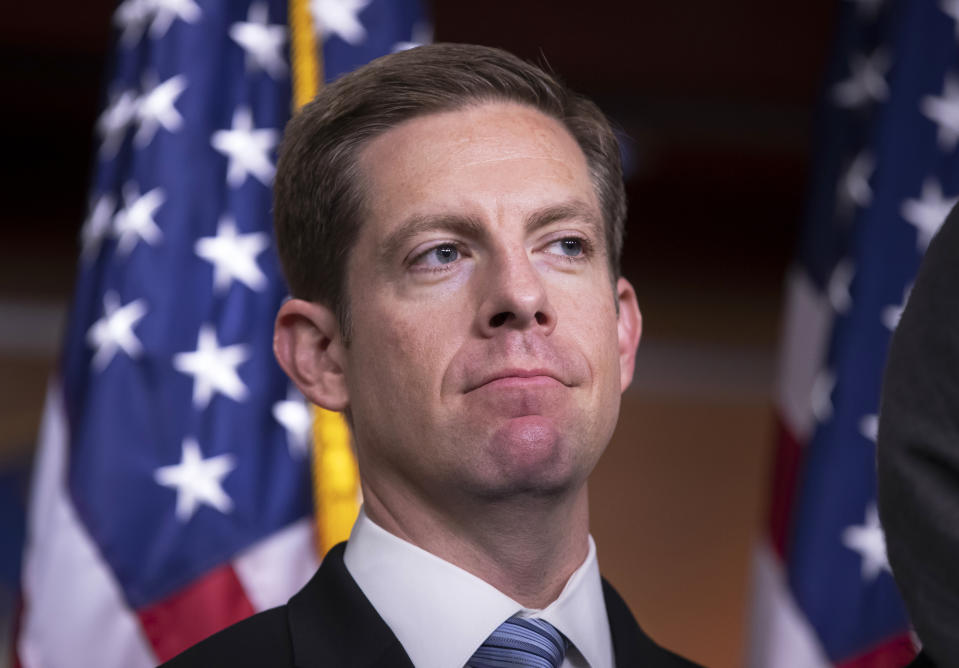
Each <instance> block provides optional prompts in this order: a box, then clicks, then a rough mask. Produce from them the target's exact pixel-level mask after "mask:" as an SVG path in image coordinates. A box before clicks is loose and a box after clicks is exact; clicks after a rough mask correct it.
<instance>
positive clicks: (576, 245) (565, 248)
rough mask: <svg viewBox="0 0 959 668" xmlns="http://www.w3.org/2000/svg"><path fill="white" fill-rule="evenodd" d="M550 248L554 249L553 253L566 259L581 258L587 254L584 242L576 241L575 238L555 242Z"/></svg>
mask: <svg viewBox="0 0 959 668" xmlns="http://www.w3.org/2000/svg"><path fill="white" fill-rule="evenodd" d="M550 248H552V249H554V250H552V251H551V252H554V253H557V254H559V255H563V256H565V257H581V256H582V255H583V253H584V252H585V248H584V244H583V240H582V239H576V238H575V237H567V238H565V239H560V240H559V241H554V242H553V243H551V244H550Z"/></svg>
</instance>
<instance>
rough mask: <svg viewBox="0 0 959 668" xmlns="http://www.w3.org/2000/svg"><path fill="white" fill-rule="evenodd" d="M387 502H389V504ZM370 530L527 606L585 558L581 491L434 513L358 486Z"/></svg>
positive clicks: (544, 598)
mask: <svg viewBox="0 0 959 668" xmlns="http://www.w3.org/2000/svg"><path fill="white" fill-rule="evenodd" d="M394 501H395V500H394ZM364 507H365V509H366V513H367V515H368V516H369V518H370V519H371V520H373V521H374V522H375V523H376V524H378V525H379V526H381V527H382V528H384V529H385V530H387V531H389V532H390V533H392V534H394V535H396V536H399V537H400V538H402V539H404V540H406V541H409V542H410V543H413V544H414V545H416V546H418V547H420V548H422V549H424V550H426V551H427V552H430V553H432V554H435V555H436V556H438V557H440V558H442V559H445V560H446V561H449V562H450V563H452V564H455V565H456V566H459V567H460V568H462V569H464V570H466V571H468V572H470V573H472V574H473V575H475V576H477V577H479V578H481V579H483V580H485V581H486V582H488V583H489V584H491V585H492V586H494V587H496V588H497V589H498V590H500V591H501V592H503V593H504V594H506V595H507V596H509V597H511V598H513V599H514V600H516V601H518V602H519V603H520V604H522V605H523V606H524V607H527V608H536V609H539V608H545V607H546V606H547V605H549V604H550V603H552V602H553V601H554V600H555V599H556V598H557V597H558V596H559V594H560V593H561V592H562V590H563V587H564V586H565V585H566V582H567V580H568V579H569V577H570V575H571V574H572V573H573V571H575V570H576V569H577V568H578V567H579V566H580V565H581V564H582V563H583V560H584V559H585V558H586V555H587V552H588V549H589V545H588V534H589V507H588V500H587V493H586V486H585V485H583V486H582V488H581V489H579V490H578V491H576V492H575V493H574V494H572V495H570V496H568V497H566V496H564V497H549V498H543V497H535V496H523V497H521V498H517V499H510V500H508V501H496V502H484V503H482V504H478V505H477V504H472V505H471V506H470V507H456V505H455V504H450V505H449V506H448V507H446V508H444V509H442V510H441V511H438V510H436V509H433V508H431V507H426V506H424V505H421V504H416V503H404V504H402V507H401V508H397V507H396V504H395V503H386V502H385V500H384V499H382V498H380V497H379V496H378V495H377V494H376V492H375V490H373V489H367V488H364Z"/></svg>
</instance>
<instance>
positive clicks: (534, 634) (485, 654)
mask: <svg viewBox="0 0 959 668" xmlns="http://www.w3.org/2000/svg"><path fill="white" fill-rule="evenodd" d="M568 646H569V641H568V640H566V638H565V637H564V636H563V634H562V633H560V632H559V631H557V630H556V628H555V627H554V626H553V625H552V624H550V623H549V622H544V621H543V620H542V619H535V618H525V617H510V618H509V619H507V620H506V621H505V622H503V623H502V624H500V625H499V626H498V627H497V628H496V630H495V631H493V632H492V633H491V634H490V635H489V637H488V638H487V639H486V640H485V641H484V642H483V644H482V645H480V648H479V649H478V650H476V652H475V653H474V654H473V656H472V657H470V660H469V661H467V663H466V666H467V668H515V667H516V666H531V667H533V668H558V666H559V665H560V664H561V663H563V657H564V656H566V648H567V647H568Z"/></svg>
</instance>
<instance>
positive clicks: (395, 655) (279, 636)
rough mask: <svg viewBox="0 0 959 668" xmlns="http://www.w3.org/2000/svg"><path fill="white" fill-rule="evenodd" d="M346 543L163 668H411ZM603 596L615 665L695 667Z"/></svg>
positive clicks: (609, 594)
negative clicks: (264, 606)
mask: <svg viewBox="0 0 959 668" xmlns="http://www.w3.org/2000/svg"><path fill="white" fill-rule="evenodd" d="M345 545H346V544H345V543H340V544H339V545H337V546H336V547H334V548H333V549H332V550H330V552H329V554H327V555H326V558H325V559H324V560H323V563H322V565H321V566H320V568H319V570H318V571H317V572H316V575H314V576H313V578H312V579H311V580H310V581H309V582H308V583H307V585H306V586H305V587H303V589H301V590H300V591H299V592H298V593H297V594H296V595H295V596H293V598H291V599H290V602H289V603H287V604H286V605H284V606H280V607H278V608H273V609H272V610H267V611H265V612H261V613H259V614H257V615H254V616H253V617H250V618H249V619H246V620H244V621H242V622H239V623H237V624H234V625H233V626H231V627H229V628H227V629H225V630H223V631H221V632H219V633H217V634H215V635H213V636H211V637H209V638H207V639H206V640H204V641H203V642H201V643H199V644H197V645H195V646H193V647H192V648H190V649H188V650H187V651H186V652H184V653H182V654H180V655H179V656H176V657H174V658H173V659H171V660H170V661H169V662H168V663H166V664H164V666H168V667H169V668H187V667H193V666H196V667H200V666H203V667H206V666H231V667H233V666H236V667H239V668H243V667H247V666H248V667H251V668H252V667H253V666H271V667H273V666H297V667H298V668H321V667H332V668H348V667H356V668H360V667H369V668H373V667H382V668H404V667H407V668H412V666H413V664H412V663H411V662H410V659H409V657H408V656H407V655H406V652H405V651H404V650H403V646H402V645H400V642H399V641H398V640H397V639H396V636H394V635H393V632H392V631H390V628H389V627H388V626H387V625H386V622H384V621H383V619H382V618H381V617H380V616H379V615H378V614H377V612H376V610H374V609H373V606H372V605H371V604H370V602H369V600H368V599H367V598H366V596H364V595H363V592H362V591H361V590H360V588H359V586H358V585H357V584H356V582H355V581H354V580H353V577H352V576H351V575H350V574H349V571H347V570H346V566H345V565H344V563H343V550H344V547H345ZM603 595H604V597H605V599H606V612H607V614H608V616H609V625H610V629H611V631H612V636H613V651H614V653H615V655H616V666H617V668H626V667H630V668H632V667H633V666H642V667H643V668H687V667H690V666H695V665H696V664H694V663H691V662H689V661H687V660H685V659H683V658H680V657H678V656H676V655H675V654H672V653H671V652H668V651H667V650H664V649H662V648H661V647H659V646H658V645H656V644H655V643H654V642H653V641H652V640H650V639H649V637H648V636H647V635H646V634H645V633H643V632H642V630H641V629H640V628H639V626H638V625H637V624H636V621H635V620H634V619H633V616H632V614H631V613H630V612H629V608H627V607H626V603H625V602H624V601H623V599H622V598H620V596H619V594H617V593H616V592H615V591H614V590H613V588H612V587H611V586H610V585H609V583H607V582H606V581H605V580H604V581H603ZM450 668H459V667H453V666H451V667H450Z"/></svg>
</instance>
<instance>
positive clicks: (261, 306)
mask: <svg viewBox="0 0 959 668" xmlns="http://www.w3.org/2000/svg"><path fill="white" fill-rule="evenodd" d="M309 9H310V10H311V14H312V17H313V20H314V25H315V26H316V27H317V29H318V31H319V33H320V37H321V39H322V44H323V49H324V52H323V62H324V63H325V73H326V75H327V77H328V78H332V77H335V76H336V75H338V74H340V73H342V72H344V71H347V70H350V69H352V68H354V67H355V66H357V65H359V64H362V63H364V62H366V61H368V60H370V59H371V58H373V57H376V56H379V55H382V54H384V53H388V52H390V51H392V50H395V49H399V48H405V47H408V46H411V45H412V43H413V41H414V40H416V39H423V38H424V35H428V32H429V28H428V25H427V24H425V23H423V16H422V14H421V12H420V10H419V7H418V5H417V3H416V2H415V1H414V0H407V1H404V0H397V1H395V2H392V1H390V0H312V2H310V4H309ZM287 11H288V7H287V2H286V0H257V1H254V2H238V1H236V0H209V1H206V2H203V1H200V0H196V1H194V0H125V1H124V2H122V3H120V5H119V6H118V7H117V9H116V12H115V14H114V17H113V21H114V26H115V33H116V44H115V54H114V58H113V61H112V74H111V76H110V78H109V83H108V87H107V90H106V97H107V101H106V106H105V109H104V110H103V113H102V114H101V115H100V117H99V120H98V122H97V128H96V130H97V136H98V140H99V147H98V151H97V154H96V156H95V160H96V169H95V177H94V180H93V184H92V187H91V197H90V210H89V217H88V218H87V220H86V222H85V224H84V226H83V229H82V233H81V243H82V252H81V258H80V261H79V268H78V275H77V281H76V295H75V299H74V302H73V307H72V310H71V313H70V319H69V327H68V332H67V335H66V341H65V344H64V348H63V352H62V358H61V360H60V364H59V367H58V373H57V374H56V377H55V378H54V379H53V380H52V382H51V385H50V390H49V393H48V398H47V405H46V410H45V417H44V424H43V427H42V433H41V436H40V447H39V452H38V458H37V465H36V473H35V479H34V488H33V493H32V500H31V506H30V509H29V520H28V522H29V529H28V534H29V535H28V544H27V552H26V558H25V565H24V576H23V591H24V608H23V615H22V619H21V623H20V635H19V638H18V644H17V650H18V654H19V658H20V660H21V661H22V663H23V664H24V665H25V666H72V665H76V663H77V657H83V658H82V662H83V663H84V665H95V666H124V667H129V666H152V665H155V664H156V663H157V661H158V660H164V659H167V658H169V657H171V656H173V655H174V654H176V653H178V652H179V651H181V650H183V649H185V648H186V647H187V646H189V645H191V644H193V643H194V642H196V641H198V640H200V639H202V638H203V637H205V636H207V635H209V634H210V633H212V632H215V631H216V630H218V629H220V628H222V627H223V626H225V625H227V624H229V623H232V622H234V621H237V620H239V619H241V618H243V617H245V616H248V615H250V614H252V613H254V612H255V611H258V610H262V609H265V608H268V607H272V606H274V605H277V604H280V603H283V602H285V601H286V599H287V598H288V597H289V596H290V595H291V594H292V593H294V592H295V591H296V590H297V589H298V588H299V587H300V586H301V585H302V584H303V583H305V582H306V580H307V579H308V578H309V577H310V575H311V574H312V572H313V570H314V568H315V566H316V556H315V551H314V548H313V529H312V523H311V519H310V513H311V491H310V475H309V464H308V444H309V431H310V417H309V412H308V408H307V405H306V404H305V402H304V400H303V398H302V397H301V396H299V395H298V394H297V393H296V391H295V390H294V389H292V387H291V385H290V383H289V381H288V379H287V378H286V377H285V375H284V374H283V372H282V371H281V370H280V368H279V367H278V365H277V364H276V362H275V361H274V359H273V355H272V337H273V334H272V331H273V319H274V317H275V314H276V311H277V308H278V306H279V304H280V302H281V301H282V300H283V298H284V297H285V295H286V288H285V286H284V284H283V281H282V279H281V276H280V269H279V265H278V260H277V256H276V251H275V246H274V242H273V238H272V233H271V222H270V206H271V185H272V180H273V174H274V165H275V159H276V147H277V144H278V142H279V139H280V135H281V132H282V129H283V127H284V125H285V123H286V121H287V119H288V118H289V116H290V113H291V107H292V99H291V72H290V59H289V56H288V48H289V31H288V29H287Z"/></svg>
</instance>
